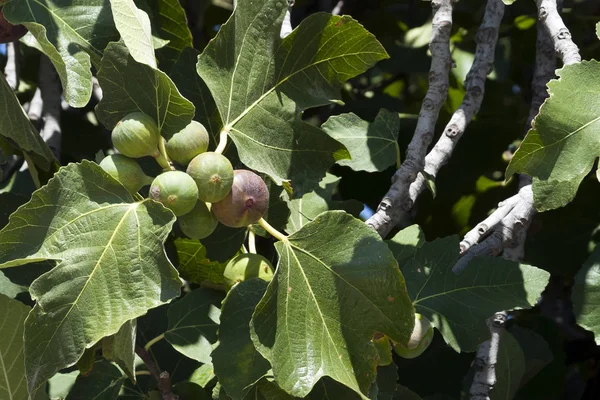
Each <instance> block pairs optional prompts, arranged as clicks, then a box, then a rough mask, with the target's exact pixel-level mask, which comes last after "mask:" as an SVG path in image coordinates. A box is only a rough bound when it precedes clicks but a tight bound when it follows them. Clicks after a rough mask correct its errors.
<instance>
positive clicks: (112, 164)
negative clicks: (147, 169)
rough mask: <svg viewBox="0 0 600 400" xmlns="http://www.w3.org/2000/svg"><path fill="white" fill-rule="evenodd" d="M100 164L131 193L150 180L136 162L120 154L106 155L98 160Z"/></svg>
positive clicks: (147, 183)
mask: <svg viewBox="0 0 600 400" xmlns="http://www.w3.org/2000/svg"><path fill="white" fill-rule="evenodd" d="M100 166H101V167H102V169H103V170H104V171H105V172H106V173H108V174H109V175H110V176H112V177H113V178H115V179H116V180H118V181H119V182H120V183H121V185H123V186H125V187H126V188H127V190H129V191H130V192H132V193H135V192H137V191H138V190H140V189H141V188H142V187H143V186H146V185H149V184H150V183H151V182H152V178H150V177H149V176H147V175H146V174H144V171H142V168H141V167H140V166H139V164H138V163H137V162H135V161H134V160H132V159H131V158H129V157H125V156H124V155H122V154H113V155H110V156H106V157H105V158H104V159H103V160H102V161H100Z"/></svg>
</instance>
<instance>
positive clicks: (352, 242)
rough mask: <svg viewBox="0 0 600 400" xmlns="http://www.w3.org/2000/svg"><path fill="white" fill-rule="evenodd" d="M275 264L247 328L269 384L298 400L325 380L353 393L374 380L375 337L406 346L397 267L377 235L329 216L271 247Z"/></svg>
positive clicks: (407, 309) (409, 315)
mask: <svg viewBox="0 0 600 400" xmlns="http://www.w3.org/2000/svg"><path fill="white" fill-rule="evenodd" d="M276 248H277V252H278V254H279V257H280V259H279V264H278V266H277V272H276V274H275V277H274V278H273V281H271V283H270V284H269V286H268V288H267V292H266V294H265V296H264V297H263V299H262V300H261V302H260V303H259V304H258V306H257V307H256V311H255V312H254V316H253V318H252V321H251V330H252V340H253V341H254V344H255V345H256V347H257V349H258V350H259V351H260V353H261V354H262V355H263V356H264V357H265V358H266V359H267V360H269V361H270V362H271V365H272V367H273V374H274V376H275V380H276V381H277V383H278V384H279V386H281V388H282V389H284V390H285V391H286V392H288V393H290V394H292V395H294V396H298V397H302V396H305V395H307V394H308V393H309V392H310V391H311V389H312V388H313V386H314V385H315V384H316V383H317V381H318V380H319V379H321V378H322V377H324V376H329V377H331V378H333V379H334V380H336V381H338V382H340V383H342V384H344V385H346V386H347V387H349V388H351V389H352V390H354V391H355V392H356V393H358V394H361V393H362V394H361V396H362V397H363V398H364V393H366V392H367V390H368V389H369V387H370V386H371V384H372V383H373V381H374V380H375V370H376V368H377V364H378V361H379V360H378V355H377V350H376V349H375V346H374V345H373V343H372V341H371V339H372V338H373V335H374V334H375V332H381V333H383V334H385V335H387V336H389V337H390V338H391V339H392V340H394V341H397V342H400V343H407V342H408V339H409V337H410V334H411V332H412V328H413V323H414V315H413V313H414V311H413V308H412V305H411V303H410V299H409V298H408V294H407V291H406V287H405V284H404V278H403V277H402V274H401V273H400V270H399V269H398V264H397V263H396V261H395V260H394V257H393V256H392V254H391V253H390V251H389V250H388V248H387V246H386V245H385V243H384V242H383V241H382V240H381V238H380V237H379V235H378V234H377V233H376V232H375V231H373V230H372V229H370V228H369V227H367V226H366V225H365V224H364V223H363V222H361V221H360V220H358V219H355V218H353V217H352V216H350V215H348V214H346V213H344V212H342V211H329V212H325V213H323V214H321V215H319V216H318V217H317V218H316V219H315V220H314V221H312V222H310V223H308V224H306V225H304V227H302V229H300V230H299V231H297V232H295V233H294V234H293V235H291V236H290V237H289V239H288V240H286V241H284V242H279V243H277V244H276Z"/></svg>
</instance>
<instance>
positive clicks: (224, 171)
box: [187, 152, 233, 203]
mask: <svg viewBox="0 0 600 400" xmlns="http://www.w3.org/2000/svg"><path fill="white" fill-rule="evenodd" d="M187 173H188V175H189V176H191V177H192V178H194V181H196V185H198V193H199V195H198V196H199V198H200V200H202V201H205V202H208V203H214V202H217V201H219V200H222V199H223V198H224V197H225V196H227V193H229V191H230V190H231V185H232V183H233V167H232V166H231V163H230V162H229V160H228V159H227V157H225V156H223V155H221V154H218V153H213V152H207V153H202V154H199V155H197V156H196V157H194V159H193V160H192V161H190V164H189V165H188V167H187Z"/></svg>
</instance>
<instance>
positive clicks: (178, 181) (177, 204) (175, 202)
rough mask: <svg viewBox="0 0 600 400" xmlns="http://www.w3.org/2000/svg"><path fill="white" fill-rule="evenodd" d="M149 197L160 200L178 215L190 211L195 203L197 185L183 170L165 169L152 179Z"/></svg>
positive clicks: (196, 199)
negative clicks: (165, 170)
mask: <svg viewBox="0 0 600 400" xmlns="http://www.w3.org/2000/svg"><path fill="white" fill-rule="evenodd" d="M150 198H151V199H154V200H156V201H160V202H161V203H163V205H164V206H165V207H167V208H170V209H171V211H173V213H174V214H175V215H176V216H178V217H179V216H181V215H184V214H186V213H188V212H190V211H192V209H193V208H194V206H195V205H196V202H197V201H198V187H197V186H196V183H195V182H194V180H193V179H192V178H191V177H190V176H189V175H188V174H186V173H185V172H181V171H167V172H163V173H162V174H160V175H158V176H157V177H156V178H155V179H154V181H152V185H151V186H150Z"/></svg>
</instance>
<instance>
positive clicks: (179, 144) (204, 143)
mask: <svg viewBox="0 0 600 400" xmlns="http://www.w3.org/2000/svg"><path fill="white" fill-rule="evenodd" d="M208 140H209V139H208V131H207V130H206V128H205V127H204V125H202V124H201V123H200V122H197V121H192V122H190V123H189V125H188V126H186V127H185V128H183V129H182V130H180V131H179V132H177V133H176V134H174V135H173V137H171V139H169V140H168V141H167V143H166V144H165V148H166V149H167V154H168V155H169V157H171V159H173V160H174V161H175V162H177V163H179V164H181V165H188V164H189V162H190V161H192V159H193V158H194V157H196V156H197V155H198V154H201V153H204V152H205V151H206V149H208Z"/></svg>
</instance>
